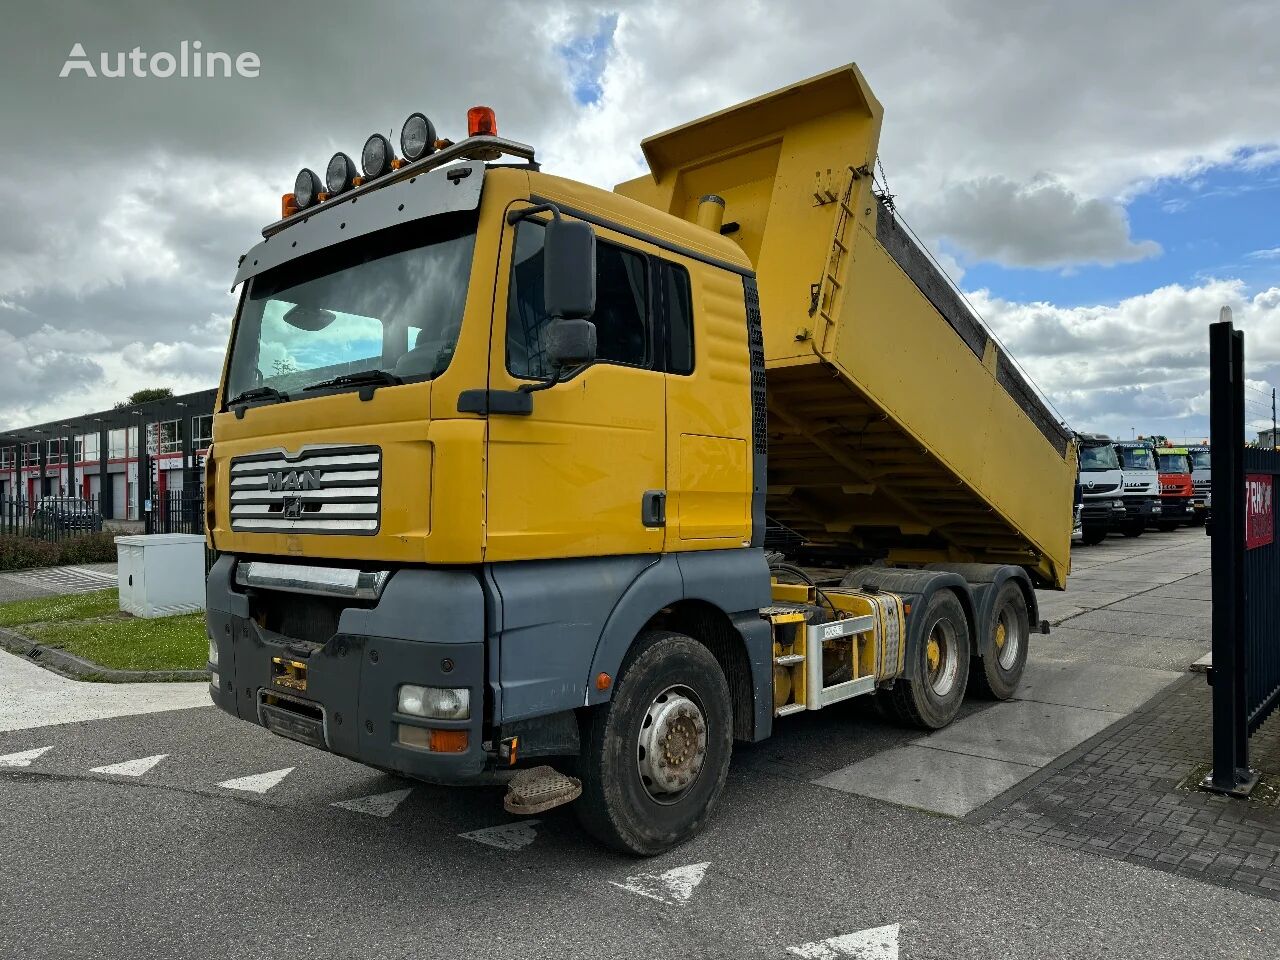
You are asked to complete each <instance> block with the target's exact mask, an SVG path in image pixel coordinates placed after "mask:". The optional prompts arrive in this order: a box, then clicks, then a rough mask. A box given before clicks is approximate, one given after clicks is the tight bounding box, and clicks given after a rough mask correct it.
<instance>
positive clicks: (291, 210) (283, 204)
mask: <svg viewBox="0 0 1280 960" xmlns="http://www.w3.org/2000/svg"><path fill="white" fill-rule="evenodd" d="M297 212H298V202H297V200H295V199H294V196H293V194H292V193H283V194H281V195H280V219H281V220H283V219H284V218H285V217H292V216H293V215H294V214H295V213H297Z"/></svg>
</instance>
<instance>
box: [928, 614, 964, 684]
mask: <svg viewBox="0 0 1280 960" xmlns="http://www.w3.org/2000/svg"><path fill="white" fill-rule="evenodd" d="M956 654H957V651H956V632H955V628H954V627H953V626H952V625H951V622H950V621H949V620H939V621H938V622H937V623H936V624H934V625H933V629H932V630H930V631H929V641H928V643H927V644H926V645H925V669H926V671H927V673H928V678H929V686H930V687H931V688H932V689H933V692H934V693H936V694H937V695H938V696H940V697H945V696H946V695H947V694H949V693H950V692H951V691H952V689H953V688H954V687H955V685H956V676H957V675H958V674H959V673H960V658H959V657H958V656H957V655H956Z"/></svg>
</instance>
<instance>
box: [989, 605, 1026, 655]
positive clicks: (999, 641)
mask: <svg viewBox="0 0 1280 960" xmlns="http://www.w3.org/2000/svg"><path fill="white" fill-rule="evenodd" d="M995 642H996V663H998V664H1000V668H1001V669H1002V670H1010V669H1012V668H1013V665H1014V664H1015V663H1017V662H1018V651H1019V650H1021V649H1022V627H1021V626H1020V624H1019V622H1018V617H1017V615H1016V614H1015V613H1014V611H1013V608H1012V607H1011V606H1006V607H1005V608H1004V609H1003V610H1001V611H1000V619H999V620H998V621H996V638H995Z"/></svg>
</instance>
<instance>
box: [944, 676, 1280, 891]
mask: <svg viewBox="0 0 1280 960" xmlns="http://www.w3.org/2000/svg"><path fill="white" fill-rule="evenodd" d="M1210 731H1211V722H1210V690H1209V687H1208V685H1207V684H1206V683H1205V680H1204V677H1203V676H1202V675H1200V674H1191V675H1188V676H1187V677H1186V679H1184V680H1181V681H1179V682H1178V683H1177V684H1175V685H1174V686H1173V687H1171V688H1170V689H1169V691H1168V692H1166V693H1164V694H1161V695H1159V696H1158V697H1156V698H1155V699H1154V700H1153V701H1151V702H1150V703H1148V704H1147V705H1146V706H1144V707H1143V708H1142V709H1141V710H1139V711H1138V712H1137V713H1135V714H1133V715H1132V716H1131V717H1129V718H1127V719H1126V720H1123V721H1121V722H1119V723H1117V724H1115V725H1114V726H1112V727H1110V728H1109V729H1107V730H1104V731H1103V732H1102V733H1100V734H1099V735H1098V736H1097V737H1094V738H1093V739H1092V740H1089V741H1087V742H1085V743H1084V744H1082V745H1081V746H1080V747H1079V748H1077V749H1076V750H1074V751H1072V752H1071V753H1069V754H1067V755H1066V756H1064V757H1063V758H1061V759H1060V760H1058V761H1057V762H1055V763H1054V764H1051V765H1050V766H1049V767H1047V768H1046V769H1045V770H1044V771H1042V772H1041V773H1039V774H1037V775H1036V776H1034V777H1032V778H1031V779H1030V780H1028V781H1027V783H1026V784H1025V785H1023V786H1022V787H1019V788H1016V789H1015V790H1013V791H1011V792H1010V793H1008V794H1005V795H1004V796H1003V797H1001V798H1000V799H998V800H996V801H993V802H992V803H991V804H989V805H988V806H986V807H983V808H979V809H978V810H975V811H974V812H973V814H971V815H970V818H969V819H971V820H976V821H978V822H982V823H984V825H985V827H986V829H989V830H992V831H996V832H1000V833H1011V834H1015V835H1017V836H1021V837H1024V838H1027V839H1038V840H1045V841H1048V842H1050V843H1056V844H1059V845H1060V846H1065V847H1072V848H1075V849H1084V850H1089V851H1091V852H1095V853H1098V854H1101V855H1103V856H1108V857H1115V858H1118V859H1121V860H1128V861H1130V862H1132V863H1138V864H1142V865H1144V866H1148V867H1153V868H1155V869H1160V870H1167V871H1170V872H1172V873H1178V874H1182V875H1183V876H1190V877H1196V878H1198V879H1201V880H1205V881H1208V882H1210V883H1216V884H1220V885H1223V886H1228V887H1234V888H1237V889H1241V890H1245V891H1247V892H1250V893H1254V894H1258V895H1259V896H1264V897H1270V898H1271V899H1275V900H1280V805H1277V803H1276V798H1275V795H1274V791H1270V795H1269V796H1268V793H1269V791H1268V790H1267V789H1266V785H1265V784H1264V785H1263V786H1260V787H1259V789H1258V791H1256V792H1255V796H1261V797H1264V798H1265V799H1261V800H1250V801H1240V800H1230V799H1226V798H1224V797H1220V796H1216V795H1214V794H1210V793H1206V792H1204V791H1200V790H1194V789H1187V787H1186V785H1185V781H1186V780H1187V778H1188V777H1193V776H1196V775H1198V774H1201V773H1203V772H1204V771H1205V769H1206V768H1207V767H1208V765H1209V763H1210V757H1211V749H1210ZM1249 758H1250V763H1251V764H1252V766H1253V767H1254V768H1255V769H1257V770H1260V771H1261V772H1262V773H1263V774H1264V779H1265V775H1267V774H1270V775H1272V776H1273V777H1276V776H1280V715H1276V716H1273V717H1271V719H1269V720H1268V721H1267V722H1266V723H1265V724H1264V725H1263V727H1262V728H1261V729H1260V730H1259V731H1258V732H1257V733H1255V734H1254V736H1253V738H1252V740H1251V742H1250V748H1249Z"/></svg>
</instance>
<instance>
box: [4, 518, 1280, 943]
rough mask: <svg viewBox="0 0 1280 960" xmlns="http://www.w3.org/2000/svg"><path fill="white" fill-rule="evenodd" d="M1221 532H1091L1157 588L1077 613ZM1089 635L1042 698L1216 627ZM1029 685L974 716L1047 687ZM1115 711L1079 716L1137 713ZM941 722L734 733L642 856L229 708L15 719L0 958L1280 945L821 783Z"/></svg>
mask: <svg viewBox="0 0 1280 960" xmlns="http://www.w3.org/2000/svg"><path fill="white" fill-rule="evenodd" d="M1194 538H1198V540H1197V539H1194ZM1202 541H1203V534H1202V532H1200V531H1195V530H1186V531H1179V532H1178V533H1174V534H1164V535H1157V536H1153V537H1152V538H1151V539H1150V540H1148V539H1147V538H1143V539H1142V540H1141V541H1136V542H1135V544H1141V545H1143V546H1144V547H1146V548H1149V549H1147V550H1144V551H1142V552H1132V553H1131V550H1132V548H1133V547H1134V545H1135V544H1130V543H1127V542H1122V541H1108V542H1107V543H1104V544H1102V545H1099V546H1098V547H1092V548H1081V550H1080V552H1079V554H1078V556H1079V559H1080V560H1081V561H1083V562H1080V563H1078V564H1077V569H1079V570H1080V572H1081V574H1084V575H1085V576H1084V585H1085V586H1086V587H1089V586H1091V585H1093V584H1096V583H1098V582H1099V581H1100V580H1102V579H1105V577H1100V576H1099V575H1098V573H1102V574H1115V576H1112V577H1111V581H1110V582H1112V583H1119V582H1124V583H1135V584H1145V585H1146V586H1145V587H1143V586H1137V587H1134V588H1133V590H1132V592H1128V591H1129V589H1130V588H1129V587H1124V588H1122V589H1119V590H1116V589H1111V590H1109V591H1106V590H1104V589H1102V588H1098V589H1092V590H1090V589H1082V590H1081V591H1079V594H1080V595H1081V598H1082V595H1083V594H1085V593H1092V594H1095V595H1096V594H1101V593H1106V592H1109V593H1111V594H1116V593H1124V594H1125V595H1124V596H1114V597H1111V598H1110V599H1109V600H1108V599H1106V598H1100V599H1098V598H1095V599H1090V600H1088V601H1087V605H1086V603H1074V602H1072V601H1073V600H1074V599H1076V597H1075V595H1074V593H1075V583H1074V577H1073V583H1072V589H1071V591H1069V592H1068V593H1067V594H1066V595H1063V596H1062V597H1060V598H1055V599H1058V600H1060V601H1061V603H1062V606H1061V609H1060V610H1059V611H1058V612H1057V613H1055V614H1054V616H1059V615H1060V619H1062V620H1063V622H1064V623H1065V622H1066V621H1068V620H1070V619H1072V618H1073V617H1079V616H1083V615H1084V614H1086V613H1096V612H1098V611H1102V612H1103V615H1104V616H1109V615H1110V614H1108V612H1107V611H1109V610H1111V609H1112V608H1113V606H1114V605H1115V604H1119V603H1122V602H1124V601H1126V600H1132V599H1134V598H1139V597H1140V596H1142V595H1144V594H1150V593H1151V592H1152V591H1155V590H1159V589H1162V588H1168V587H1170V586H1174V587H1175V589H1176V588H1177V587H1176V585H1177V584H1179V583H1183V584H1184V586H1183V587H1182V588H1181V591H1182V592H1183V593H1194V592H1198V590H1199V586H1198V583H1196V582H1193V581H1194V579H1195V578H1196V577H1197V576H1199V575H1200V574H1202V573H1203V569H1204V568H1207V561H1205V563H1204V564H1203V566H1202V567H1201V568H1200V569H1189V570H1188V571H1185V572H1184V570H1183V568H1193V567H1197V565H1198V564H1199V563H1200V561H1199V559H1198V558H1197V557H1196V556H1195V555H1196V553H1197V551H1198V550H1199V549H1200V543H1201V542H1202ZM1113 545H1114V546H1113ZM1086 551H1092V553H1090V554H1088V555H1087V557H1086ZM1161 553H1167V554H1169V558H1168V563H1169V564H1170V565H1171V566H1172V568H1177V569H1176V570H1173V569H1167V568H1166V567H1165V566H1164V565H1163V562H1162V560H1161ZM1122 554H1123V556H1122ZM1108 557H1112V559H1108ZM1126 564H1128V565H1129V568H1128V569H1127V570H1126ZM1135 564H1136V567H1135V566H1134V565H1135ZM1107 568H1111V569H1107ZM1090 571H1096V572H1095V573H1094V574H1093V576H1092V577H1090V576H1089V575H1088V574H1089V573H1090ZM1152 571H1153V572H1154V578H1153V576H1152V575H1149V574H1150V573H1151V572H1152ZM1121 574H1124V576H1120V575H1121ZM1166 578H1167V579H1166ZM1162 596H1163V595H1162ZM1189 599H1197V598H1196V597H1190V598H1189ZM1104 601H1105V602H1104ZM1118 612H1119V613H1126V614H1128V613H1134V612H1138V613H1140V612H1141V611H1133V610H1123V609H1122V610H1120V611H1118ZM1106 622H1107V623H1108V624H1110V623H1111V622H1112V621H1110V620H1107V621H1106ZM1115 622H1116V623H1121V622H1122V621H1118V620H1117V621H1115ZM1123 623H1126V624H1128V623H1131V621H1127V620H1126V621H1123ZM1066 629H1076V630H1079V631H1080V632H1081V633H1088V629H1087V628H1086V627H1076V628H1070V627H1068V628H1066ZM1166 632H1168V631H1166ZM1117 635H1118V636H1127V635H1126V634H1117ZM1088 637H1089V640H1088V642H1082V643H1072V642H1070V638H1068V639H1067V640H1063V641H1060V642H1059V645H1057V646H1052V645H1051V644H1053V643H1054V640H1055V638H1054V637H1053V636H1051V637H1048V638H1043V637H1035V638H1033V651H1034V653H1035V656H1036V660H1035V663H1036V664H1038V665H1039V667H1038V668H1039V670H1040V671H1041V674H1040V675H1041V677H1042V679H1041V680H1040V681H1037V683H1038V684H1039V688H1040V689H1041V690H1044V689H1048V687H1047V686H1046V684H1047V683H1049V682H1050V680H1052V676H1053V675H1054V674H1055V673H1057V674H1061V675H1063V676H1068V677H1069V676H1071V675H1072V669H1071V667H1070V665H1071V664H1078V665H1080V667H1081V668H1082V669H1083V667H1086V666H1087V667H1090V668H1091V669H1094V670H1102V671H1103V672H1106V671H1107V670H1108V669H1110V668H1113V667H1114V668H1118V669H1129V668H1134V669H1138V670H1144V671H1147V672H1148V673H1149V674H1150V673H1159V672H1160V671H1167V672H1170V673H1171V674H1173V675H1180V674H1178V673H1177V671H1180V670H1182V669H1183V668H1185V666H1186V664H1185V663H1182V664H1181V665H1180V666H1179V665H1178V664H1179V662H1180V660H1181V659H1186V663H1190V662H1191V660H1194V659H1195V658H1196V657H1198V656H1199V654H1200V652H1203V651H1202V650H1200V649H1199V648H1200V647H1201V646H1205V648H1206V649H1207V646H1206V645H1207V635H1206V637H1205V638H1204V640H1203V641H1202V640H1200V639H1197V638H1195V637H1192V638H1181V637H1158V638H1155V639H1149V638H1143V637H1139V636H1133V637H1131V640H1127V641H1120V640H1115V639H1112V640H1110V641H1109V642H1100V641H1099V638H1098V636H1097V634H1096V633H1088ZM1102 639H1103V641H1105V640H1106V638H1102ZM1130 642H1132V643H1133V644H1134V645H1135V646H1134V649H1128V648H1127V647H1126V645H1127V644H1129V643H1130ZM1174 644H1177V645H1176V646H1175V645H1174ZM1147 646H1150V647H1152V649H1151V650H1147V649H1140V648H1144V647H1147ZM1153 651H1154V652H1153ZM1175 654H1176V656H1175ZM1153 661H1154V663H1153ZM1055 664H1056V665H1059V666H1056V667H1055ZM1063 664H1065V665H1067V666H1065V667H1063V666H1061V665H1063ZM10 666H11V664H10V661H7V660H0V674H3V672H4V671H5V670H6V669H7V668H9V667H10ZM1045 678H1048V679H1045ZM1156 679H1159V677H1157V678H1156ZM20 686H21V685H18V687H20ZM1031 686H1032V688H1033V689H1032V690H1031V692H1030V693H1029V694H1028V695H1027V696H1028V698H1029V699H1026V700H1022V701H1017V702H1013V703H1007V704H994V705H992V704H984V703H980V702H979V703H972V704H969V705H967V706H966V708H965V713H964V714H963V715H962V718H961V720H960V721H958V724H957V725H962V724H965V723H970V722H975V723H984V724H992V723H997V722H999V717H1000V716H1001V712H1002V711H1003V712H1005V713H1008V712H1009V711H1014V710H1019V709H1021V710H1023V711H1026V710H1027V709H1028V707H1027V706H1026V705H1027V704H1028V703H1030V704H1039V703H1042V702H1043V701H1041V700H1036V699H1034V697H1036V696H1041V697H1043V696H1045V695H1044V694H1037V693H1036V692H1035V689H1034V688H1035V687H1036V686H1037V684H1034V683H1033V684H1032V685H1031ZM1081 686H1082V687H1083V686H1089V685H1088V684H1082V685H1081ZM1068 688H1069V687H1068ZM0 689H3V690H6V691H7V692H6V693H5V695H6V696H13V697H17V698H22V697H24V696H26V694H24V693H22V691H21V690H20V689H18V688H16V687H10V688H0ZM65 693H66V695H67V696H72V697H73V696H74V693H75V691H74V689H73V690H71V691H66V692H65ZM143 693H144V694H145V691H144V692H143ZM140 702H141V701H140ZM1019 703H1020V704H1022V706H1021V707H1019V706H1018V704H1019ZM1106 706H1109V707H1114V708H1115V709H1109V710H1101V709H1097V708H1096V707H1095V706H1079V705H1078V704H1077V705H1076V706H1075V709H1080V710H1095V709H1097V712H1099V713H1116V714H1118V715H1124V713H1125V712H1126V711H1127V710H1128V709H1131V706H1130V705H1129V704H1128V703H1124V704H1121V703H1119V702H1118V701H1117V702H1114V703H1112V702H1108V704H1106ZM10 726H13V724H11V725H10ZM0 729H3V725H0ZM975 729H976V728H975ZM919 739H920V736H919V733H918V732H913V731H907V730H901V729H898V728H895V727H892V726H890V725H888V724H887V723H886V722H884V721H883V720H882V719H881V718H880V717H879V716H878V715H877V714H876V713H875V711H874V710H872V709H870V708H869V705H867V704H865V703H857V702H853V703H849V704H842V705H839V706H838V707H836V708H833V709H831V710H827V711H822V712H821V713H818V714H812V715H807V716H801V717H797V718H792V719H790V720H788V721H784V722H782V723H780V724H779V727H778V732H777V734H776V735H775V737H774V738H772V739H771V740H769V741H766V742H765V743H762V744H758V745H755V746H749V747H739V748H738V749H737V750H736V751H735V759H734V764H733V767H732V770H731V775H730V783H729V787H728V789H727V790H726V793H725V796H724V800H723V802H722V805H721V807H720V809H719V811H718V813H717V815H716V816H715V818H714V819H713V821H712V822H711V824H710V825H709V827H708V829H707V831H706V832H705V833H704V834H703V835H701V836H700V837H698V838H696V839H695V840H693V841H691V842H690V843H688V844H686V845H684V846H682V847H680V848H678V849H676V850H674V851H671V852H669V853H667V854H664V855H663V856H661V857H658V858H656V859H653V860H636V859H632V858H627V857H622V856H618V855H615V854H612V853H608V852H605V851H602V850H601V849H599V848H598V847H596V846H595V845H594V844H593V843H592V842H591V841H590V840H588V839H587V838H586V837H585V836H584V835H583V834H582V832H581V831H580V830H579V829H578V827H577V824H576V822H575V820H574V817H573V815H572V811H571V810H569V809H566V808H561V809H558V810H553V811H550V812H549V813H546V814H543V815H541V816H539V817H538V818H536V820H534V821H528V820H519V819H517V818H513V817H511V816H509V815H507V814H506V813H504V812H503V810H502V802H501V801H502V795H501V791H500V790H497V789H491V788H473V789H469V790H461V789H444V788H437V787H432V786H428V785H423V784H413V783H408V782H404V781H400V780H397V779H395V778H392V777H389V776H386V775H383V774H380V773H378V772H376V771H372V770H369V769H367V768H364V767H361V766H359V765H357V764H354V763H350V762H348V761H346V760H343V759H341V758H338V757H335V756H332V755H328V754H324V753H320V752H317V751H314V750H311V749H309V748H306V747H303V746H301V745H298V744H294V743H292V742H290V741H287V740H282V739H279V738H275V737H273V736H272V735H271V734H269V733H267V732H266V731H264V730H262V729H260V728H258V727H255V726H252V725H249V724H245V723H242V722H240V721H237V720H234V719H232V718H230V717H228V716H226V715H224V714H221V713H220V712H218V711H217V710H215V709H214V708H212V707H209V706H204V707H193V708H189V709H178V710H167V711H160V712H152V713H146V714H136V715H119V716H109V717H102V718H99V719H87V720H81V721H79V722H74V723H49V724H46V725H39V726H24V727H23V728H21V729H7V730H3V732H0V851H3V854H2V857H3V859H2V860H0V862H2V863H3V864H4V869H3V873H4V881H3V883H0V956H23V957H66V956H76V957H137V956H146V957H157V958H159V957H196V956H199V957H204V956H209V957H224V956H225V957H233V956H234V957H237V958H240V957H259V956H261V957H266V956H279V955H281V954H286V953H287V954H294V955H301V956H317V957H352V956H367V957H448V958H464V957H504V958H506V957H557V958H560V957H584V958H587V957H610V958H632V957H635V958H659V957H662V958H665V957H681V958H684V957H723V958H754V957H790V956H802V957H818V958H829V957H830V958H834V957H841V956H860V957H878V958H883V957H890V956H898V955H900V956H902V957H904V958H923V957H939V958H941V957H946V958H970V957H972V958H988V957H989V958H1008V957H1033V958H1039V957H1099V958H1101V957H1107V958H1113V957H1114V958H1128V957H1144V958H1145V957H1153V958H1154V957H1161V958H1164V957H1188V958H1190V957H1265V958H1274V957H1276V956H1280V903H1276V902H1274V901H1268V900H1264V899H1260V898H1258V897H1255V896H1252V895H1250V894H1248V893H1245V892H1241V891H1239V890H1235V889H1228V888H1225V887H1222V886H1216V885H1214V884H1211V883H1205V882H1202V881H1200V880H1197V879H1194V878H1190V877H1185V876H1180V875H1176V874H1171V873H1166V872H1159V871H1154V870H1151V869H1149V868H1146V867H1144V866H1142V865H1140V864H1135V863H1131V862H1126V861H1123V860H1117V859H1113V858H1106V857H1099V856H1095V855H1094V854H1092V853H1089V852H1087V851H1085V850H1077V849H1067V848H1064V847H1062V846H1059V845H1056V844H1051V843H1045V842H1040V841H1037V840H1032V839H1028V838H1026V837H1022V836H1013V835H1009V834H1006V833H1001V832H996V831H992V830H990V829H985V828H983V827H982V826H981V825H980V824H979V823H977V822H976V821H974V820H972V819H970V818H968V817H953V816H944V815H939V814H937V813H932V812H927V811H925V810H922V809H918V808H917V807H914V806H904V805H901V804H900V803H894V802H889V801H887V800H884V799H876V798H874V797H870V796H863V795H861V794H860V793H858V792H850V791H849V790H847V789H839V788H834V787H832V786H829V785H825V784H824V783H819V782H815V781H822V780H825V779H826V778H830V777H832V776H833V775H838V774H840V773H842V772H844V773H846V774H847V773H848V771H849V770H850V769H851V768H854V767H856V766H857V765H858V764H861V763H865V762H868V761H874V760H875V759H876V758H877V757H881V756H884V755H886V754H888V755H890V756H893V754H892V752H893V751H895V750H898V751H901V750H905V749H913V750H921V749H926V750H933V751H934V752H937V753H939V754H942V753H947V754H954V755H956V756H970V755H969V754H963V753H960V752H957V751H955V750H953V749H951V748H946V749H943V748H941V747H937V746H933V747H922V746H920V745H919V743H918V741H919ZM961 746H963V743H962V744H961ZM1024 759H1026V758H1025V757H1024ZM1011 762H1012V761H1011ZM1017 762H1021V761H1017ZM895 769H897V768H896V767H895V766H894V765H892V764H891V765H889V766H888V767H887V768H886V770H885V772H884V773H883V774H882V776H883V777H884V778H886V779H892V778H893V774H894V770H895ZM1000 802H1001V801H1000V798H999V797H998V796H997V797H996V798H995V799H994V800H992V801H988V804H992V803H994V804H999V803H1000ZM895 945H896V947H895ZM895 950H900V954H899V953H898V952H895Z"/></svg>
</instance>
